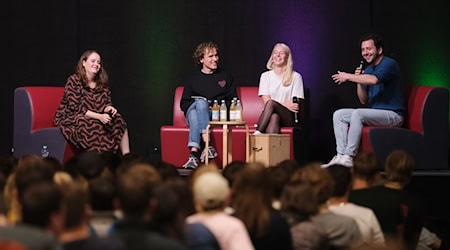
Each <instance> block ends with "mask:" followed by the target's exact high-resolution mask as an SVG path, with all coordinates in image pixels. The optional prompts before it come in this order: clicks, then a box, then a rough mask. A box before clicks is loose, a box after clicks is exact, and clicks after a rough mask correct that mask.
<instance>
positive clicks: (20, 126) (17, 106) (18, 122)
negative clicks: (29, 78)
mask: <svg viewBox="0 0 450 250" xmlns="http://www.w3.org/2000/svg"><path fill="white" fill-rule="evenodd" d="M63 93H64V87H43V86H42V87H19V88H16V89H15V91H14V132H13V146H14V155H15V156H17V157H20V156H23V155H27V154H36V155H39V156H40V155H41V149H42V146H43V145H47V147H48V150H49V152H50V155H49V156H51V157H55V158H57V159H58V160H59V161H61V162H62V163H64V162H65V161H67V160H68V159H69V158H70V157H72V156H73V155H74V154H75V152H76V149H75V148H74V147H73V146H71V145H69V143H67V141H66V140H65V139H64V137H63V135H62V134H61V131H60V129H59V128H57V127H55V124H54V122H53V118H54V115H55V111H56V109H57V108H58V106H59V103H60V101H61V98H62V96H63Z"/></svg>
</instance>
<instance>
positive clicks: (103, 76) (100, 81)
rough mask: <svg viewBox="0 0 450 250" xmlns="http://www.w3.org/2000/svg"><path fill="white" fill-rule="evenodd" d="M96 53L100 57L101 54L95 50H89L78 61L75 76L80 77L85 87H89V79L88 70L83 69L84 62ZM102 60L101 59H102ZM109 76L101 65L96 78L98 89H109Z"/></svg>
mask: <svg viewBox="0 0 450 250" xmlns="http://www.w3.org/2000/svg"><path fill="white" fill-rule="evenodd" d="M92 53H96V54H98V55H99V56H100V53H98V52H97V51H95V50H87V51H85V52H84V53H83V54H82V55H81V57H80V59H79V60H78V63H77V67H76V69H75V74H76V75H77V76H78V78H79V79H80V80H81V81H82V82H83V85H84V86H85V87H87V84H88V82H89V81H88V79H87V76H86V69H85V68H84V67H83V62H86V60H87V59H88V57H89V56H90V55H91V54H92ZM100 58H101V57H100ZM108 81H109V78H108V74H107V73H106V70H105V69H104V68H103V65H102V64H100V69H99V71H98V73H97V74H96V75H95V77H94V82H95V83H96V84H97V87H96V89H98V88H107V87H108Z"/></svg>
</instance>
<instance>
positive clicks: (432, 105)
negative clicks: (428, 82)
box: [405, 86, 448, 134]
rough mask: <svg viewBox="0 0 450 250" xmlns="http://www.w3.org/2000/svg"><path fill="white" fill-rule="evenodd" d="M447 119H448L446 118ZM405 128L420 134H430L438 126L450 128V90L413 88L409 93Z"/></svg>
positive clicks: (425, 87) (432, 87) (428, 87)
mask: <svg viewBox="0 0 450 250" xmlns="http://www.w3.org/2000/svg"><path fill="white" fill-rule="evenodd" d="M445 117H447V118H445ZM405 122H406V124H405V127H406V128H408V129H410V130H413V131H416V132H418V133H422V134H424V133H426V131H428V133H430V131H432V130H434V129H435V128H436V126H438V125H439V124H441V125H440V126H443V127H448V89H446V88H443V87H434V86H412V87H411V88H410V90H409V93H408V114H407V118H406V121H405Z"/></svg>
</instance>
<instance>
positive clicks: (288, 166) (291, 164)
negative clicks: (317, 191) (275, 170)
mask: <svg viewBox="0 0 450 250" xmlns="http://www.w3.org/2000/svg"><path fill="white" fill-rule="evenodd" d="M275 166H276V167H280V168H284V169H285V170H286V171H287V172H288V174H289V176H291V174H292V173H294V172H295V171H297V170H299V169H300V168H301V166H300V164H298V162H297V161H296V160H294V159H286V160H283V161H280V162H279V163H277V164H276V165H275Z"/></svg>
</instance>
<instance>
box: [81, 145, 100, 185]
mask: <svg viewBox="0 0 450 250" xmlns="http://www.w3.org/2000/svg"><path fill="white" fill-rule="evenodd" d="M105 167H106V162H105V161H104V159H103V158H102V155H101V154H100V153H97V152H94V151H86V152H83V153H81V154H80V155H79V156H78V161H77V169H78V172H79V173H80V174H81V176H83V177H84V178H86V179H87V180H89V179H93V178H96V177H98V176H100V175H101V173H102V172H103V170H104V169H105Z"/></svg>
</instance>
